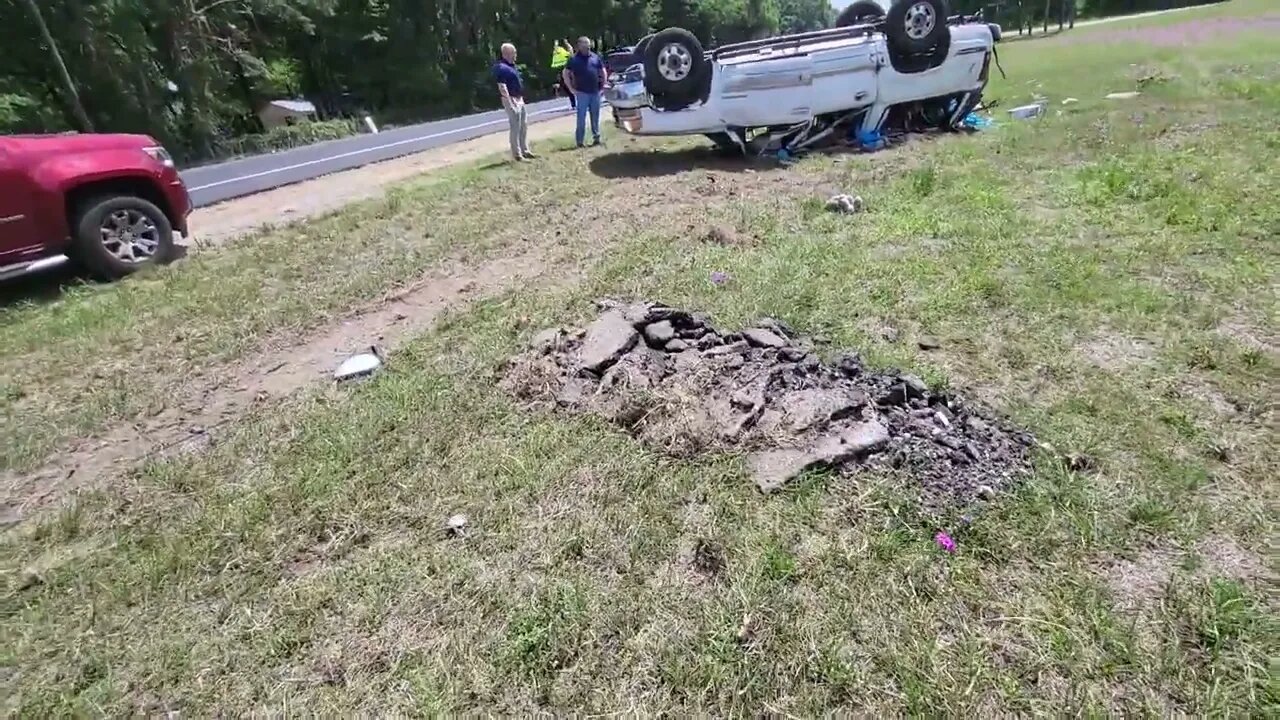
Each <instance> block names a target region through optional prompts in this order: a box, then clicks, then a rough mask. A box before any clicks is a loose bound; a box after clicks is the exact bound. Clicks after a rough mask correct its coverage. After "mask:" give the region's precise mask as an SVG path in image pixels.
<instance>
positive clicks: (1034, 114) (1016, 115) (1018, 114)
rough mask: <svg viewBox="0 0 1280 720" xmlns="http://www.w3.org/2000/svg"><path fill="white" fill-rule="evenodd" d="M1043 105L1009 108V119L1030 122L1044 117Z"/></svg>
mask: <svg viewBox="0 0 1280 720" xmlns="http://www.w3.org/2000/svg"><path fill="white" fill-rule="evenodd" d="M1044 108H1045V106H1044V103H1039V102H1038V103H1033V104H1031V105H1020V106H1018V107H1016V108H1009V117H1011V118H1013V119H1015V120H1032V119H1034V118H1038V117H1040V116H1041V115H1044Z"/></svg>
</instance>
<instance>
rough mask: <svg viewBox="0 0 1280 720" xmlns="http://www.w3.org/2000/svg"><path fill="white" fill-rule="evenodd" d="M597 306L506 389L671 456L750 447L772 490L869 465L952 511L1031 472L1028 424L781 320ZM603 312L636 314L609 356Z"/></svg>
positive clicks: (507, 378) (516, 365)
mask: <svg viewBox="0 0 1280 720" xmlns="http://www.w3.org/2000/svg"><path fill="white" fill-rule="evenodd" d="M600 305H601V313H600V315H599V316H598V317H597V319H596V320H595V321H593V322H592V323H590V324H589V325H588V330H587V331H586V333H585V334H583V333H573V332H569V333H562V332H560V331H559V330H558V329H557V331H556V332H557V337H560V338H563V340H562V341H561V342H558V343H555V344H547V343H545V342H534V343H533V344H532V346H531V347H530V348H529V349H528V350H527V351H525V352H522V353H520V354H518V355H516V356H515V357H513V358H511V359H510V360H509V361H508V362H507V363H506V365H505V366H504V368H503V369H502V377H501V379H500V384H501V386H502V387H503V388H504V389H505V390H506V391H507V392H509V393H511V394H512V395H514V396H515V397H517V398H519V399H520V400H522V401H524V402H526V403H528V405H529V406H530V407H533V408H545V409H560V410H562V411H570V412H583V413H590V414H593V415H597V416H599V417H602V418H605V419H606V420H608V421H610V422H612V423H614V424H616V425H618V426H619V427H621V428H623V429H624V430H626V431H627V432H629V433H630V434H631V435H632V436H634V437H635V438H637V439H638V440H640V441H641V442H643V443H644V444H646V445H648V446H650V447H652V448H655V449H657V450H658V451H661V452H664V453H666V454H669V455H672V456H675V457H680V458H691V457H696V456H699V455H701V454H703V453H708V452H740V453H743V454H744V455H745V461H746V466H747V467H748V468H749V470H750V471H751V474H752V476H753V479H754V480H755V483H756V485H757V487H759V489H760V490H761V491H763V492H766V493H769V492H774V491H777V490H779V489H781V488H782V487H784V486H785V485H786V484H787V483H788V482H789V481H791V480H792V479H794V478H795V477H797V476H799V475H801V474H802V473H804V472H806V471H808V470H811V469H818V468H834V469H835V470H836V471H837V472H855V471H858V470H859V469H863V468H870V469H875V470H880V471H885V472H895V473H902V474H904V475H906V476H909V477H912V478H914V479H915V481H916V482H917V483H918V485H919V487H920V490H921V501H922V503H924V504H925V505H926V507H930V508H934V509H945V508H949V507H954V506H957V505H966V504H969V503H972V502H976V501H977V500H979V499H981V498H983V497H994V495H995V492H996V489H997V488H998V489H1001V490H1003V489H1006V488H1008V487H1010V486H1012V485H1013V484H1015V483H1016V482H1017V481H1018V480H1019V479H1020V478H1021V477H1023V476H1024V475H1025V474H1026V473H1027V472H1028V471H1029V470H1030V467H1031V451H1032V448H1033V447H1034V446H1035V439H1034V438H1033V437H1032V436H1031V435H1030V434H1029V433H1026V432H1023V431H1021V430H1018V429H1016V428H1013V427H1012V426H1010V425H1009V424H1008V423H1007V422H1006V421H1004V420H1003V419H1001V418H999V417H998V416H997V415H995V414H994V413H992V412H991V411H989V410H988V409H986V408H983V407H981V406H979V405H977V404H975V403H972V402H969V401H967V400H965V399H963V398H961V397H958V396H957V395H954V394H951V393H947V392H940V391H936V390H934V389H932V388H931V387H930V386H929V385H928V384H927V383H925V382H924V381H923V380H922V379H921V378H919V377H917V376H915V375H911V374H909V373H901V372H898V371H896V370H892V369H890V370H876V369H872V368H869V367H867V366H866V365H864V364H863V362H862V360H861V359H860V358H859V356H858V355H857V354H855V353H846V354H843V355H839V356H837V357H836V358H834V359H833V360H831V361H829V362H824V361H823V360H822V359H821V358H819V356H818V355H817V354H816V353H815V351H814V344H813V342H812V341H810V340H809V339H807V338H805V337H803V336H801V335H799V334H797V333H796V332H795V331H793V330H792V329H791V328H789V327H787V326H786V325H785V324H783V323H781V322H778V321H776V320H769V319H765V320H761V321H759V322H757V323H755V324H753V325H751V326H748V327H746V328H744V329H742V330H738V331H728V330H724V329H721V328H718V327H716V326H715V325H713V324H711V323H710V322H709V321H708V320H707V319H706V317H705V316H703V315H700V314H696V313H691V312H688V311H685V310H680V309H676V308H671V307H667V306H665V305H661V304H657V303H630V304H628V303H620V302H616V301H602V302H601V303H600ZM600 318H609V319H608V320H607V321H605V323H607V325H608V326H609V327H611V328H612V327H614V326H615V325H616V324H617V322H618V319H625V321H626V322H627V323H629V326H628V327H627V328H625V329H623V328H621V327H618V328H617V330H616V331H611V332H610V337H612V338H614V340H613V341H611V344H610V348H609V351H608V352H607V353H600V352H597V350H596V347H595V345H593V344H592V343H589V342H588V340H589V339H590V338H591V337H592V330H591V328H598V327H599V326H600V325H599V324H600V323H601V322H602V321H601V320H600ZM579 338H581V339H579ZM603 356H607V358H608V359H607V360H606V361H601V357H603Z"/></svg>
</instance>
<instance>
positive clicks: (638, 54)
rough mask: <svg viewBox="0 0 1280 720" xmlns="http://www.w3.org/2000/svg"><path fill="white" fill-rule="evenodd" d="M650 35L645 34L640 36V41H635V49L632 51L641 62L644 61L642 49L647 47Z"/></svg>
mask: <svg viewBox="0 0 1280 720" xmlns="http://www.w3.org/2000/svg"><path fill="white" fill-rule="evenodd" d="M652 37H653V36H652V35H645V36H644V37H642V38H640V41H639V42H637V43H636V49H635V50H634V51H632V52H633V53H634V54H635V56H636V57H638V58H640V61H641V62H644V50H645V48H647V47H649V39H650V38H652Z"/></svg>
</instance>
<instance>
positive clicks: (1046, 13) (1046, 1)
mask: <svg viewBox="0 0 1280 720" xmlns="http://www.w3.org/2000/svg"><path fill="white" fill-rule="evenodd" d="M1049 2H1050V0H1044V18H1043V19H1042V21H1043V23H1044V27H1043V28H1041V31H1042V32H1045V33H1047V32H1049Z"/></svg>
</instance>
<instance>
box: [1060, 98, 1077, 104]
mask: <svg viewBox="0 0 1280 720" xmlns="http://www.w3.org/2000/svg"><path fill="white" fill-rule="evenodd" d="M1078 102H1080V101H1079V100H1077V99H1076V98H1062V104H1063V105H1075V104H1076V103H1078Z"/></svg>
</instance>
